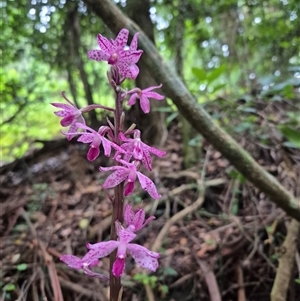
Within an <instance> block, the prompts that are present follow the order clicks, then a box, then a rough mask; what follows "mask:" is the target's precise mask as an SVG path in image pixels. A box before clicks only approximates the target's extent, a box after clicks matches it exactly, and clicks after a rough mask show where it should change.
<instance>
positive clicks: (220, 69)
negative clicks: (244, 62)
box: [207, 65, 226, 83]
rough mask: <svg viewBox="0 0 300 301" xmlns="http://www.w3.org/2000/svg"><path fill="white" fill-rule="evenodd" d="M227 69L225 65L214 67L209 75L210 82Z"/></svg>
mask: <svg viewBox="0 0 300 301" xmlns="http://www.w3.org/2000/svg"><path fill="white" fill-rule="evenodd" d="M225 69H226V67H225V65H221V66H220V67H218V68H216V69H213V70H212V71H211V72H210V73H209V74H208V76H207V80H208V83H211V82H213V81H214V80H215V79H217V78H218V77H220V76H221V75H222V74H223V73H224V71H225Z"/></svg>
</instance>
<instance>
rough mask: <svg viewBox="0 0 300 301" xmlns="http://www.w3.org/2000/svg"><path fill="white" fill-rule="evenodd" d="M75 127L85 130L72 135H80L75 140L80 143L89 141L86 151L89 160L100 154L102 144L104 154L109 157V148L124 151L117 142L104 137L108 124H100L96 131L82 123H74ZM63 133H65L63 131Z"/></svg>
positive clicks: (107, 130)
mask: <svg viewBox="0 0 300 301" xmlns="http://www.w3.org/2000/svg"><path fill="white" fill-rule="evenodd" d="M76 126H77V128H80V129H83V130H85V132H81V133H74V135H80V137H79V138H78V139H77V141H79V142H82V143H90V148H89V151H88V153H87V159H88V160H89V161H94V160H95V159H97V158H98V156H99V154H100V145H101V144H102V146H103V149H104V155H105V156H106V157H109V156H110V154H111V148H112V147H113V148H114V149H115V150H116V151H118V153H120V152H121V153H124V152H125V151H124V150H123V149H122V148H121V147H119V146H118V145H117V144H115V143H113V142H111V141H110V140H108V139H107V138H105V134H106V133H107V132H109V131H111V129H110V128H109V127H108V126H101V127H100V128H99V130H98V132H96V131H95V130H93V129H92V128H90V127H88V126H86V125H85V124H82V123H76ZM87 131H89V132H87ZM63 134H65V133H63Z"/></svg>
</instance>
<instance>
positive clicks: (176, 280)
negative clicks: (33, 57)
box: [0, 101, 300, 301]
mask: <svg viewBox="0 0 300 301" xmlns="http://www.w3.org/2000/svg"><path fill="white" fill-rule="evenodd" d="M256 105H257V111H256V113H255V114H256V115H257V116H258V118H257V119H256V127H257V128H260V129H264V130H265V132H266V133H269V136H268V144H262V143H260V142H257V139H256V137H255V136H253V134H251V133H250V132H249V131H248V132H247V131H240V132H236V133H235V134H234V136H235V138H236V139H237V140H238V141H239V143H240V144H241V145H243V147H244V148H245V149H247V150H248V151H249V152H250V153H251V154H252V156H253V157H254V158H255V159H256V160H257V161H258V162H259V163H260V164H261V165H262V166H263V167H264V168H266V170H268V171H269V172H270V173H271V174H272V175H274V176H275V177H276V178H277V179H278V180H279V181H280V182H281V184H282V185H284V186H285V187H286V188H287V189H288V190H289V191H291V192H292V193H293V194H294V195H296V196H300V187H299V186H300V185H299V179H300V152H299V150H297V149H296V148H291V147H288V146H286V145H284V144H283V143H282V140H283V139H282V137H281V136H278V133H277V132H276V131H275V130H274V124H276V122H279V121H282V120H283V119H284V118H287V116H286V115H285V114H286V113H285V109H284V106H286V105H288V104H284V106H283V105H282V103H278V102H276V101H274V102H272V103H271V104H268V105H266V104H264V103H257V104H256ZM270 116H271V117H272V118H269V117H270ZM220 122H221V121H220ZM238 122H239V121H238V120H237V123H238ZM181 141H182V139H181V134H180V128H179V126H178V124H177V123H176V120H174V121H173V122H172V123H171V125H170V126H169V127H168V138H167V140H166V142H165V145H164V147H163V149H165V150H166V151H167V152H168V153H167V155H166V157H164V158H162V159H160V158H155V159H154V162H153V171H152V172H151V173H149V174H148V175H149V176H150V177H151V178H152V179H153V180H154V182H155V183H156V185H157V187H158V190H159V193H160V194H161V195H162V198H161V199H160V200H159V201H153V200H151V198H150V197H149V196H148V194H147V193H145V192H144V191H142V190H141V189H140V188H138V189H137V190H136V192H135V193H134V195H133V196H132V197H131V201H132V202H133V203H134V204H135V206H134V208H138V207H143V208H145V210H146V212H147V215H155V217H156V219H155V220H154V221H152V222H151V224H150V225H149V226H147V227H146V228H144V229H143V230H141V231H140V232H139V233H138V235H137V238H136V241H137V242H138V243H140V244H142V245H144V246H146V247H148V248H150V249H151V248H153V247H154V246H155V248H156V249H158V250H159V252H160V253H161V258H160V267H159V269H158V270H157V272H156V273H153V274H149V273H145V271H144V270H143V269H141V268H139V267H138V266H136V265H135V264H134V262H133V261H132V259H131V258H127V263H126V271H125V275H124V276H123V277H122V283H123V285H124V293H123V300H125V301H145V300H149V301H153V300H156V301H158V300H168V301H179V300H180V301H188V300H195V301H196V300H202V301H206V300H207V301H209V300H212V301H214V300H219V299H217V298H218V295H220V296H221V299H222V300H224V301H230V300H232V301H234V300H237V301H246V300H248V301H265V300H266V301H267V300H270V292H271V289H272V285H273V281H274V277H275V275H276V268H277V265H278V259H279V257H280V255H281V253H282V252H284V250H282V249H281V244H282V242H283V240H284V238H285V235H286V229H287V224H288V222H289V221H290V218H289V217H287V215H286V214H285V213H284V212H283V211H282V210H281V209H279V208H277V207H276V206H275V205H274V204H273V203H272V202H270V200H268V198H267V197H266V195H265V194H264V193H261V192H260V191H258V190H257V189H256V188H255V187H253V185H251V184H250V183H248V182H247V181H245V179H244V178H243V176H241V175H240V174H239V173H238V172H236V171H235V169H234V168H233V167H232V165H231V164H229V162H228V161H227V160H226V159H224V158H223V157H222V155H221V154H220V153H219V152H218V151H216V150H214V149H213V148H212V147H211V146H210V145H209V144H208V143H207V141H205V140H204V139H202V140H201V142H199V145H198V146H197V148H198V156H199V157H198V159H197V162H195V164H193V167H192V168H189V169H184V168H183V161H184V158H183V155H182V143H181ZM86 152H87V146H86V145H82V144H78V143H76V141H75V142H72V143H69V142H67V141H65V140H58V141H52V142H48V143H46V142H45V146H44V148H43V149H41V150H36V151H34V152H32V153H31V154H30V155H27V156H25V157H24V158H22V159H20V160H17V161H15V162H13V163H12V164H9V165H7V166H2V167H1V208H0V209H1V211H0V216H1V225H0V226H1V228H0V229H1V255H0V258H1V262H2V268H1V270H2V275H1V278H2V279H1V280H0V287H2V289H1V290H2V291H3V293H2V295H1V296H0V298H1V300H29V301H31V300H32V301H38V300H49V301H50V300H55V298H54V296H55V295H56V296H58V295H59V291H60V290H61V291H62V295H63V300H64V301H74V300H76V301H79V300H88V301H89V300H99V301H100V300H101V301H105V300H108V299H107V295H108V284H107V283H106V282H103V281H101V280H99V279H94V278H88V277H87V276H86V275H85V274H84V273H81V272H79V271H77V270H73V269H71V268H68V267H67V266H66V265H65V264H63V263H62V262H60V261H59V257H60V256H61V255H62V254H65V253H72V254H74V255H77V256H83V255H84V254H85V253H86V247H85V244H86V242H90V243H95V242H99V241H102V240H105V239H107V238H108V235H109V228H110V221H111V204H110V201H109V200H108V198H107V197H106V194H105V193H104V191H103V190H102V187H101V183H103V181H104V179H105V177H106V176H107V174H106V173H100V172H99V171H98V167H99V166H107V165H109V162H107V158H104V157H101V158H99V159H97V161H96V162H92V163H91V162H88V161H87V160H86ZM136 187H139V184H136ZM192 206H193V207H192ZM184 208H191V209H192V210H190V212H189V213H188V214H183V213H182V212H183V211H182V210H183V209H184ZM186 211H187V212H188V211H189V210H188V209H187V210H186ZM171 217H172V219H171V220H170V218H171ZM165 225H168V226H169V227H168V229H167V230H168V231H167V232H166V233H165V235H163V236H162V235H159V233H160V231H161V230H162V228H163V227H164V226H165ZM161 237H163V239H162V238H161ZM298 247H299V246H298ZM296 255H297V256H296V261H295V262H296V264H295V270H294V273H293V275H292V276H291V278H292V279H291V283H290V288H289V296H288V299H287V300H291V301H300V284H299V282H297V281H296V280H297V278H299V271H300V257H299V248H298V252H297V254H296ZM108 269H109V260H108V258H104V259H103V260H101V261H100V264H99V266H98V267H96V268H95V270H96V271H97V272H103V273H104V274H108ZM4 287H5V290H4V289H3V288H4Z"/></svg>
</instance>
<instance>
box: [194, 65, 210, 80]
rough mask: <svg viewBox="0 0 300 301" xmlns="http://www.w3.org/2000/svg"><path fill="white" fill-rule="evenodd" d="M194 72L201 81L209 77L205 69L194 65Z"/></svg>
mask: <svg viewBox="0 0 300 301" xmlns="http://www.w3.org/2000/svg"><path fill="white" fill-rule="evenodd" d="M192 73H193V74H194V75H195V76H196V77H197V79H198V80H199V81H200V82H203V81H205V80H206V79H207V73H206V72H205V70H203V69H200V68H196V67H193V68H192Z"/></svg>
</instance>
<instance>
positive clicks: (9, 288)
mask: <svg viewBox="0 0 300 301" xmlns="http://www.w3.org/2000/svg"><path fill="white" fill-rule="evenodd" d="M15 288H16V286H15V285H14V284H13V283H8V284H6V285H5V286H4V288H3V290H4V291H7V292H12V291H14V290H15Z"/></svg>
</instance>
